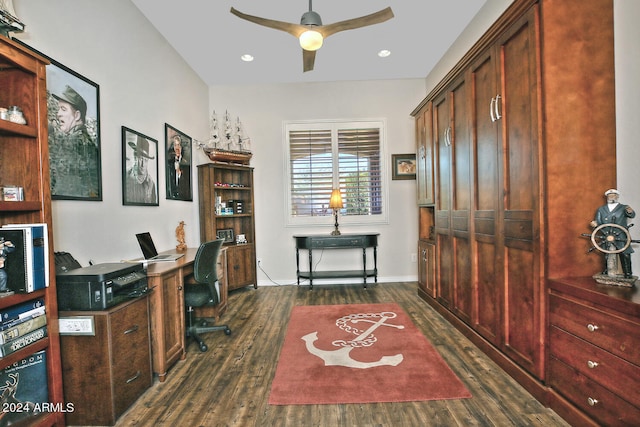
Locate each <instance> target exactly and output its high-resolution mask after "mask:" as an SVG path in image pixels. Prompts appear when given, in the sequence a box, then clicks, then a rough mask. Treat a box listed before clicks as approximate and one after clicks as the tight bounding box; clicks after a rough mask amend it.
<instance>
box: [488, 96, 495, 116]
mask: <svg viewBox="0 0 640 427" xmlns="http://www.w3.org/2000/svg"><path fill="white" fill-rule="evenodd" d="M495 101H496V100H495V98H491V102H490V103H489V116H490V117H491V121H492V122H495V121H496V116H494V115H493V103H494V102H495Z"/></svg>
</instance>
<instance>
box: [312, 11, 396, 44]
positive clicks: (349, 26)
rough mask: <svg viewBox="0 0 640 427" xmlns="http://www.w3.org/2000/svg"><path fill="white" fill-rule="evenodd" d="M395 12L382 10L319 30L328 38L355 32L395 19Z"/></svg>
mask: <svg viewBox="0 0 640 427" xmlns="http://www.w3.org/2000/svg"><path fill="white" fill-rule="evenodd" d="M393 16H394V15H393V11H392V10H391V8H390V7H387V8H386V9H382V10H380V11H378V12H375V13H372V14H370V15H365V16H361V17H360V18H353V19H347V20H345V21H340V22H335V23H333V24H329V25H323V26H322V27H319V28H318V30H319V31H320V32H321V33H322V35H323V36H324V37H325V38H327V37H329V36H330V35H331V34H335V33H337V32H339V31H346V30H353V29H355V28H361V27H366V26H369V25H374V24H379V23H381V22H384V21H387V20H389V19H391V18H393Z"/></svg>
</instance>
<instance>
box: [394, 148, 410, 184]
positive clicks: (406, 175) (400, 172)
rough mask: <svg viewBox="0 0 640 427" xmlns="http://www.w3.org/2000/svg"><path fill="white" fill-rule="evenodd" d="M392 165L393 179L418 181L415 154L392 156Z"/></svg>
mask: <svg viewBox="0 0 640 427" xmlns="http://www.w3.org/2000/svg"><path fill="white" fill-rule="evenodd" d="M391 164H392V165H393V175H392V179H416V155H415V153H412V154H392V155H391Z"/></svg>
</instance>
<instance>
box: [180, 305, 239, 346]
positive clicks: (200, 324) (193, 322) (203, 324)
mask: <svg viewBox="0 0 640 427" xmlns="http://www.w3.org/2000/svg"><path fill="white" fill-rule="evenodd" d="M187 324H188V325H189V326H188V327H187V338H189V337H191V338H193V339H194V340H195V342H197V343H198V347H199V348H200V351H201V352H203V353H204V352H205V351H207V350H209V347H208V346H207V344H205V342H204V340H203V339H202V338H201V337H200V333H205V332H212V331H224V333H225V334H226V335H231V329H229V327H228V326H227V325H209V322H208V321H207V320H206V319H197V318H196V317H195V309H194V308H193V307H187Z"/></svg>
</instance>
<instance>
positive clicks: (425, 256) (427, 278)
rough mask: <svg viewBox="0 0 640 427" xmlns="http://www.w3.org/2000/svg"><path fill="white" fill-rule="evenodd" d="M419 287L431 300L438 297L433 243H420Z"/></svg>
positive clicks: (422, 241)
mask: <svg viewBox="0 0 640 427" xmlns="http://www.w3.org/2000/svg"><path fill="white" fill-rule="evenodd" d="M418 256H419V257H420V258H419V259H418V286H419V287H420V289H422V291H423V292H424V293H426V294H427V295H429V296H430V297H431V298H435V297H436V272H435V247H434V245H433V242H427V241H424V240H420V241H419V242H418Z"/></svg>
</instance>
